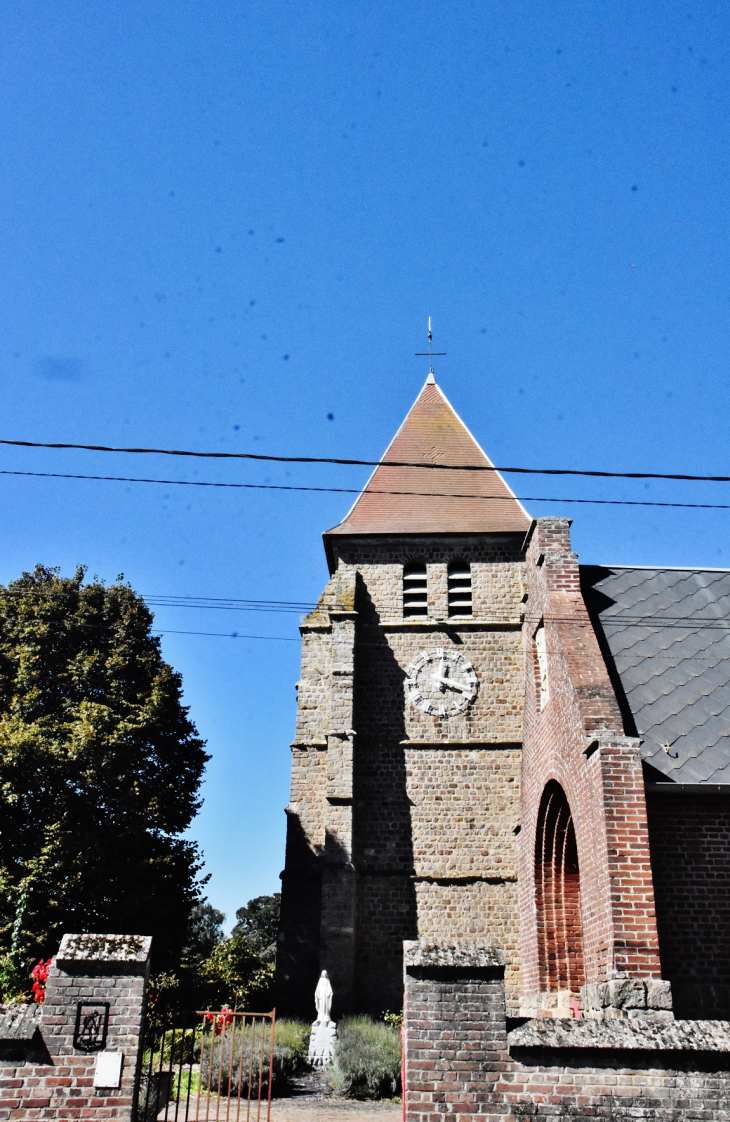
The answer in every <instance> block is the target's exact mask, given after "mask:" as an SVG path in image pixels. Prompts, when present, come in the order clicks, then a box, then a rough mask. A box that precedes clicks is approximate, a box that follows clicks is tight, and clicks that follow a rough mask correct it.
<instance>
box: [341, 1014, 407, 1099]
mask: <svg viewBox="0 0 730 1122" xmlns="http://www.w3.org/2000/svg"><path fill="white" fill-rule="evenodd" d="M400 1070H401V1039H400V1032H399V1031H398V1029H397V1028H394V1027H392V1026H391V1025H384V1024H377V1023H376V1022H374V1021H372V1020H370V1018H369V1017H348V1018H346V1019H345V1020H343V1021H340V1023H339V1025H338V1026H337V1040H336V1042H335V1060H334V1084H335V1090H336V1091H337V1092H338V1094H341V1095H350V1096H352V1097H353V1098H358V1099H383V1098H392V1097H393V1095H395V1094H397V1093H398V1089H399V1086H400Z"/></svg>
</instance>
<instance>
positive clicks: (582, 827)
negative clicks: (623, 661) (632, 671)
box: [518, 518, 661, 995]
mask: <svg viewBox="0 0 730 1122" xmlns="http://www.w3.org/2000/svg"><path fill="white" fill-rule="evenodd" d="M569 526H570V523H569V522H568V521H567V520H566V519H560V518H541V519H538V520H537V523H536V526H535V530H534V533H533V536H532V539H531V541H530V543H529V547H528V551H527V578H528V591H529V597H528V600H527V618H526V623H525V629H526V635H525V640H526V642H525V658H526V675H525V739H524V750H523V768H522V807H521V822H522V831H521V833H520V836H519V846H518V849H519V891H520V915H521V937H522V959H523V972H524V990H525V993H526V994H527V995H531V994H536V993H539V992H540V991H542V990H544V989H545V988H546V983H545V978H544V976H543V972H542V971H541V967H540V959H539V951H538V916H537V906H536V887H535V859H536V858H535V847H536V828H537V823H538V808H539V805H540V800H541V798H542V795H543V792H544V791H545V788H546V785H547V784H548V782H549V781H550V780H554V781H556V782H557V783H558V784H560V786H561V787H562V789H563V791H564V792H565V795H566V796H567V800H568V803H569V806H570V810H571V812H572V817H573V822H574V826H575V834H576V842H577V849H578V859H579V865H580V894H581V914H582V927H583V951H584V961H585V974H586V982H587V983H589V984H592V985H593V984H596V983H600V982H603V981H605V980H607V979H612V978H623V977H629V978H631V977H636V978H656V979H659V978H660V977H661V966H660V961H659V946H658V937H657V930H656V919H655V912H654V893H653V885H652V876H651V864H650V857H649V836H648V831H647V822H646V803H645V798H644V782H643V776H642V769H641V760H640V756H639V742H638V740H637V739H635V738H631V737H627V736H625V735H624V730H623V723H622V719H621V714H620V711H619V707H618V704H617V702H616V697H615V694H614V691H613V688H612V686H611V683H610V680H609V676H608V672H607V670H606V666H605V663H604V660H603V657H602V655H601V652H600V649H599V647H598V642H597V640H596V636H595V633H594V631H593V627H592V625H591V621H590V619H589V617H588V613H587V610H586V607H585V604H584V602H583V598H582V595H581V591H580V584H579V574H578V563H577V556H576V554H574V553H572V551H571V547H570V533H569ZM541 626H544V635H545V645H546V671H547V689H545V682H543V681H542V679H543V677H544V675H543V674H541V673H540V660H539V650H538V646H537V641H536V639H535V636H536V634H537V631H538V629H539V628H540V627H541ZM543 669H545V668H543Z"/></svg>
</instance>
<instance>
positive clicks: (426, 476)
mask: <svg viewBox="0 0 730 1122" xmlns="http://www.w3.org/2000/svg"><path fill="white" fill-rule="evenodd" d="M393 461H399V462H400V463H404V462H405V463H424V464H429V463H433V464H468V465H473V466H487V467H492V466H493V465H492V464H491V461H490V460H489V459H488V458H487V456H486V455H485V454H484V452H483V451H482V449H481V448H480V447H479V445H478V444H477V442H476V440H475V439H474V437H473V436H472V435H471V433H470V432H469V430H468V428H467V427H466V425H465V424H464V422H463V421H462V420H461V418H460V417H459V415H458V414H457V413H456V412H455V410H454V409H453V407H452V405H451V404H450V402H449V401H448V400H447V399H446V397H445V395H444V394H443V393H442V392H441V390H440V389H439V387H438V386H437V385H436V382H435V381H434V378H433V375H432V374H429V376H428V379H427V380H426V383H425V385H424V386H423V389H422V390H421V392H420V393H419V395H418V397H417V398H416V401H415V403H414V405H413V407H412V408H411V410H410V412H409V413H408V416H407V417H406V419H405V421H404V422H403V424H402V425H401V427H400V428H399V430H398V432H397V433H396V435H395V437H394V438H393V440H392V442H391V444H390V446H389V447H388V449H387V451H386V452H385V455H384V456H383V458H382V460H381V461H380V464H379V465H378V467H376V469H375V471H374V472H373V474H372V475H371V477H370V479H369V480H368V482H367V484H366V485H365V489H364V490H363V491H362V492H361V494H360V495H359V497H358V498H357V500H356V502H355V503H354V505H353V507H352V509H351V510H350V512H349V514H348V515H347V516H346V517H345V519H344V521H342V522H341V523H340V524H339V526H335V527H334V528H333V529H332V530H328V531H327V533H326V534H325V539H326V538H327V537H329V536H331V535H335V534H444V533H454V534H473V533H476V534H483V533H515V532H517V533H521V534H525V533H526V532H527V530H528V529H529V527H530V518H529V516H528V514H527V513H526V511H525V509H524V507H522V506H521V505H520V503H519V502H518V501H517V499H516V498H515V496H514V494H513V492H512V491H511V490H510V488H509V487H508V486H507V484H506V483H505V481H504V479H503V478H502V476H501V475H500V474H499V472H497V471H478V472H477V471H475V472H468V471H447V470H437V471H434V470H433V469H431V468H428V467H423V468H419V467H398V466H396V465H395V464H393V463H392V462H393ZM391 464H392V466H390V465H391ZM375 492H405V493H404V494H382V493H380V494H376V493H375ZM424 492H425V494H424ZM456 496H462V497H456ZM463 496H465V497H463Z"/></svg>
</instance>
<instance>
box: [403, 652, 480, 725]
mask: <svg viewBox="0 0 730 1122" xmlns="http://www.w3.org/2000/svg"><path fill="white" fill-rule="evenodd" d="M405 684H406V690H407V693H408V698H409V701H410V703H411V705H415V706H417V707H418V708H419V709H422V710H423V711H424V713H429V714H431V715H432V716H437V717H453V716H454V714H456V713H463V712H464V710H465V709H466V708H467V707H468V706H469V705H471V703H472V701H473V700H474V698H475V697H476V695H477V689H478V682H477V676H476V674H475V673H474V667H473V666H472V665H471V663H470V662H468V661H467V660H466V659H465V658H464V656H463V655H462V654H459V652H458V651H453V650H444V649H443V648H442V647H437V648H436V649H435V650H432V651H424V652H423V654H420V655H419V656H418V658H416V659H414V660H413V662H412V663H411V665H410V666H409V667H408V670H407V672H406V683H405Z"/></svg>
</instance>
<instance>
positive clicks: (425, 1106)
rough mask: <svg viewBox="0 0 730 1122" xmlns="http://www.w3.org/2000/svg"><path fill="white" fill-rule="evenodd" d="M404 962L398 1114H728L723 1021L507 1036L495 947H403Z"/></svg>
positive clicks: (477, 1121)
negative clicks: (401, 1084)
mask: <svg viewBox="0 0 730 1122" xmlns="http://www.w3.org/2000/svg"><path fill="white" fill-rule="evenodd" d="M404 960H405V1022H404V1024H405V1030H404V1045H405V1047H404V1071H405V1080H404V1096H405V1102H404V1117H405V1122H457V1120H459V1122H518V1120H519V1119H523V1118H543V1119H545V1120H546V1122H547V1120H553V1122H556V1120H559V1119H565V1120H566V1122H567V1119H571V1120H573V1122H576V1120H585V1122H587V1120H588V1119H591V1120H595V1119H604V1120H608V1122H630V1120H637V1122H638V1120H639V1119H641V1120H642V1122H686V1120H687V1119H690V1118H691V1119H693V1120H695V1122H722V1120H726V1119H727V1118H728V1117H730V1112H729V1110H728V1104H729V1103H730V1024H727V1023H723V1022H714V1023H713V1024H712V1026H711V1029H710V1030H707V1029H706V1028H705V1026H704V1025H703V1023H702V1022H700V1023H697V1022H672V1024H671V1025H669V1024H665V1025H664V1026H663V1027H661V1028H660V1027H659V1026H658V1025H657V1024H656V1023H653V1022H651V1021H650V1020H645V1021H644V1022H641V1021H640V1020H638V1019H634V1020H633V1021H632V1020H630V1019H629V1018H624V1019H622V1020H614V1021H607V1022H603V1023H601V1022H594V1021H593V1022H592V1021H583V1022H575V1021H568V1022H561V1021H540V1022H528V1023H527V1024H526V1025H522V1026H521V1027H519V1028H516V1029H513V1030H512V1031H511V1032H510V1033H509V1034H508V1032H507V1027H508V1025H507V1020H506V1016H505V999H504V984H503V977H502V975H503V967H502V962H503V957H502V955H501V952H500V951H499V949H497V948H494V947H491V946H488V945H484V944H473V943H472V944H467V943H463V942H462V943H459V942H458V941H452V942H450V943H445V944H443V943H442V944H425V943H423V942H421V943H409V944H406V946H405V955H404ZM662 1032H663V1033H664V1037H662Z"/></svg>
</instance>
